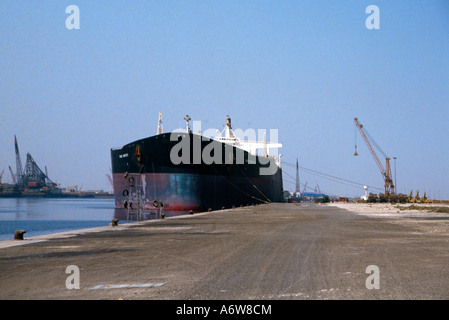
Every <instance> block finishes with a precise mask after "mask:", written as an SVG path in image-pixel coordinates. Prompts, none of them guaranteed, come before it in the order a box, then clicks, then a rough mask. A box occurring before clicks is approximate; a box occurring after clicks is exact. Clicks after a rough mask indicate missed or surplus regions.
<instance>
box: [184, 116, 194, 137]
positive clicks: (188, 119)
mask: <svg viewBox="0 0 449 320" xmlns="http://www.w3.org/2000/svg"><path fill="white" fill-rule="evenodd" d="M184 120H185V121H186V122H187V124H186V130H187V133H190V127H189V121H190V120H192V118H190V117H189V115H186V116H185V117H184Z"/></svg>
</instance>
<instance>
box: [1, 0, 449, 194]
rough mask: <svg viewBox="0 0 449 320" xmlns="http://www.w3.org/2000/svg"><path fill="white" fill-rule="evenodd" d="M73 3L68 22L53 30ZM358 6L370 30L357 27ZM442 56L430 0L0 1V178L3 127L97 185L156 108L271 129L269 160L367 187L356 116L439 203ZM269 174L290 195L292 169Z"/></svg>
mask: <svg viewBox="0 0 449 320" xmlns="http://www.w3.org/2000/svg"><path fill="white" fill-rule="evenodd" d="M72 4H75V5H77V6H78V7H79V9H80V29H79V30H68V29H66V26H65V20H66V18H67V17H68V16H69V15H68V14H66V13H65V9H66V7H67V6H69V5H72ZM372 4H374V5H377V6H378V7H379V9H380V29H379V30H368V29H367V28H366V27H365V20H366V18H367V17H368V14H366V13H365V9H366V7H367V6H369V5H372ZM448 53H449V1H445V0H432V1H378V0H370V1H363V0H350V1H331V0H326V1H324V0H318V1H317V0H314V1H299V0H295V1H286V0H284V1H264V0H258V1H243V0H240V1H231V0H226V1H225V0H209V1H207V0H203V1H193V0H189V1H181V0H172V1H170V0H167V1H143V0H142V1H97V0H89V1H75V0H71V1H61V0H58V1H56V0H55V1H16V0H14V1H12V0H2V1H1V2H0V81H1V85H0V130H1V131H0V132H1V134H0V150H1V153H0V155H1V157H0V172H1V170H3V169H5V174H4V178H3V181H10V179H11V178H10V175H9V170H8V165H10V166H11V167H12V168H13V169H15V155H14V145H13V142H14V134H16V135H17V138H18V140H19V148H20V151H21V156H22V162H25V159H26V153H27V152H30V153H31V154H32V156H33V158H34V159H35V160H36V162H37V163H38V164H39V165H40V167H41V168H44V166H47V167H48V171H49V176H50V178H52V179H53V180H54V181H57V182H60V183H61V185H62V186H68V185H78V186H81V185H82V186H83V189H105V190H111V187H110V185H109V183H108V181H107V178H106V174H107V173H110V167H111V165H110V154H109V152H110V148H111V147H120V146H122V145H124V144H126V143H128V142H131V141H134V140H136V139H139V138H143V137H147V136H151V135H154V134H155V133H156V127H157V117H158V112H159V111H160V112H162V113H163V120H164V129H165V131H170V130H173V129H176V128H179V127H184V120H183V117H184V116H185V115H186V114H189V115H190V116H191V117H192V119H193V120H202V121H203V129H204V128H205V127H207V128H209V127H212V128H218V129H220V128H222V127H223V124H224V120H225V116H226V115H230V116H231V118H232V122H233V126H234V128H242V129H243V130H245V129H247V128H254V129H270V128H274V129H278V130H279V141H280V142H282V143H283V148H282V150H280V152H281V153H282V154H283V160H284V161H286V162H288V163H293V164H294V163H295V161H296V158H299V161H300V165H301V166H303V167H305V168H308V169H313V170H316V171H319V172H323V173H327V174H330V175H333V176H336V177H340V178H344V179H347V180H351V181H356V182H359V183H362V184H366V185H370V186H376V187H379V188H381V187H382V186H383V181H382V177H381V174H380V172H379V170H378V168H377V166H376V164H375V162H374V160H373V158H372V157H371V155H370V153H369V151H368V149H367V147H366V145H365V144H364V142H363V140H362V138H361V137H360V135H359V134H358V133H357V144H358V153H359V157H354V156H353V153H354V142H355V141H354V140H355V139H354V133H355V125H354V122H353V119H354V117H358V118H359V121H360V122H361V123H362V124H363V125H364V126H365V127H366V129H367V130H368V132H369V133H370V134H371V135H372V136H373V137H374V139H375V140H376V142H377V143H378V144H379V145H380V146H381V147H382V149H383V150H384V151H385V152H386V153H387V154H388V155H389V156H391V157H397V185H398V187H399V191H400V192H404V193H407V194H408V193H409V192H410V190H417V189H419V190H420V192H421V194H422V193H423V192H424V191H426V192H427V195H428V196H430V197H436V198H438V197H439V198H445V199H448V198H449V151H448V150H449V148H448V141H449V130H448V124H449V90H448V89H449V54H448ZM379 156H380V157H381V154H379ZM381 159H382V157H381ZM382 162H383V160H382ZM284 171H285V173H286V174H285V175H284V178H285V181H284V187H285V188H286V189H289V190H291V191H293V190H294V183H292V182H294V179H293V178H294V177H295V169H294V167H292V166H289V165H287V164H286V165H284ZM300 176H301V183H305V182H306V181H307V183H308V186H311V187H314V186H315V185H317V184H318V185H319V187H320V189H321V191H323V192H327V193H329V194H339V195H349V196H352V195H361V194H363V188H355V187H351V186H348V185H344V184H341V183H336V182H334V181H331V180H328V179H323V178H322V177H319V176H317V175H311V174H309V173H307V172H306V171H301V172H300ZM292 177H293V178H292ZM373 191H375V190H373Z"/></svg>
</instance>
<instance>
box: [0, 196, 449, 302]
mask: <svg viewBox="0 0 449 320" xmlns="http://www.w3.org/2000/svg"><path fill="white" fill-rule="evenodd" d="M69 266H72V267H69ZM73 266H74V267H73ZM370 266H371V267H370ZM372 266H375V267H377V269H373V268H372ZM447 266H449V215H448V214H439V215H437V214H416V215H414V214H411V213H395V214H391V213H389V214H385V215H382V214H381V213H379V214H366V213H361V212H357V208H354V207H351V211H349V210H345V209H344V208H339V207H337V206H332V205H316V204H308V203H301V204H279V203H278V204H276V203H272V204H266V205H258V206H249V207H243V208H235V209H228V210H218V211H212V212H207V213H201V214H194V215H186V216H178V217H173V218H167V219H163V220H154V221H144V222H138V223H129V224H128V223H127V224H123V223H122V224H121V223H120V222H119V223H118V226H117V227H112V226H110V227H103V228H95V229H89V230H80V231H76V232H68V233H64V234H57V235H52V236H40V237H33V238H29V239H27V237H26V234H25V240H11V241H3V242H0V270H1V272H0V299H2V300H16V299H26V300H37V299H39V300H42V299H44V300H50V299H57V300H59V299H62V300H117V299H124V300H126V299H130V300H230V299H232V300H252V299H256V300H286V299H293V300H324V299H335V300H341V299H345V300H353V299H357V300H358V299H368V300H371V299H382V300H389V299H406V300H409V299H437V300H440V299H441V300H447V299H449V268H448V267H447ZM68 267H69V268H68ZM76 269H77V270H78V271H79V273H77V272H76ZM74 270H75V271H74ZM372 270H377V271H372ZM66 271H67V273H66ZM77 275H79V277H78V278H76V276H77ZM374 277H375V278H374ZM77 279H78V280H79V282H78V283H79V289H77V288H73V287H74V286H76V284H77ZM373 284H377V285H378V289H377V288H373ZM69 287H72V289H69Z"/></svg>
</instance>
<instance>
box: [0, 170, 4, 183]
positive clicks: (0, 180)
mask: <svg viewBox="0 0 449 320" xmlns="http://www.w3.org/2000/svg"><path fill="white" fill-rule="evenodd" d="M4 173H5V169H3V171H2V174H0V184H2V178H3V174H4Z"/></svg>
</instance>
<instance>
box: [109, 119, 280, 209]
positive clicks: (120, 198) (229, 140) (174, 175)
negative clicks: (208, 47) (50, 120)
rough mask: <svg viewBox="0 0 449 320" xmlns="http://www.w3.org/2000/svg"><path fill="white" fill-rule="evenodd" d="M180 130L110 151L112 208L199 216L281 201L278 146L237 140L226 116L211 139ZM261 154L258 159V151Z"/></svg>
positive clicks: (186, 130)
mask: <svg viewBox="0 0 449 320" xmlns="http://www.w3.org/2000/svg"><path fill="white" fill-rule="evenodd" d="M184 119H185V120H186V129H185V131H184V130H183V131H176V130H175V131H173V132H167V133H164V132H163V130H162V115H161V114H159V122H158V129H157V134H156V135H154V136H151V137H148V138H144V139H140V140H136V141H134V142H131V143H128V144H126V145H124V146H123V147H121V148H113V149H111V164H112V180H113V189H114V199H115V206H116V208H117V209H129V208H137V207H138V208H141V209H143V210H151V209H152V208H157V207H159V208H160V207H164V210H167V211H170V212H184V213H185V212H189V211H190V212H202V211H206V210H217V209H223V208H232V207H237V206H246V205H252V204H260V203H267V202H283V201H284V200H283V199H284V198H283V185H282V169H281V155H279V156H278V157H276V156H270V149H273V148H276V149H277V148H280V147H282V144H280V143H277V142H267V141H266V135H264V139H263V141H258V139H256V141H246V140H240V139H239V138H237V137H236V135H235V134H234V130H233V129H232V126H231V119H230V117H229V116H227V117H226V123H225V127H224V129H223V131H222V132H221V133H219V131H218V130H217V136H216V137H214V138H208V137H206V136H204V135H201V132H198V134H194V133H193V132H192V130H191V129H190V124H189V121H190V120H191V119H190V117H189V116H186V117H185V118H184ZM260 149H261V150H262V154H260V155H258V154H257V152H258V150H259V151H260Z"/></svg>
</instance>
